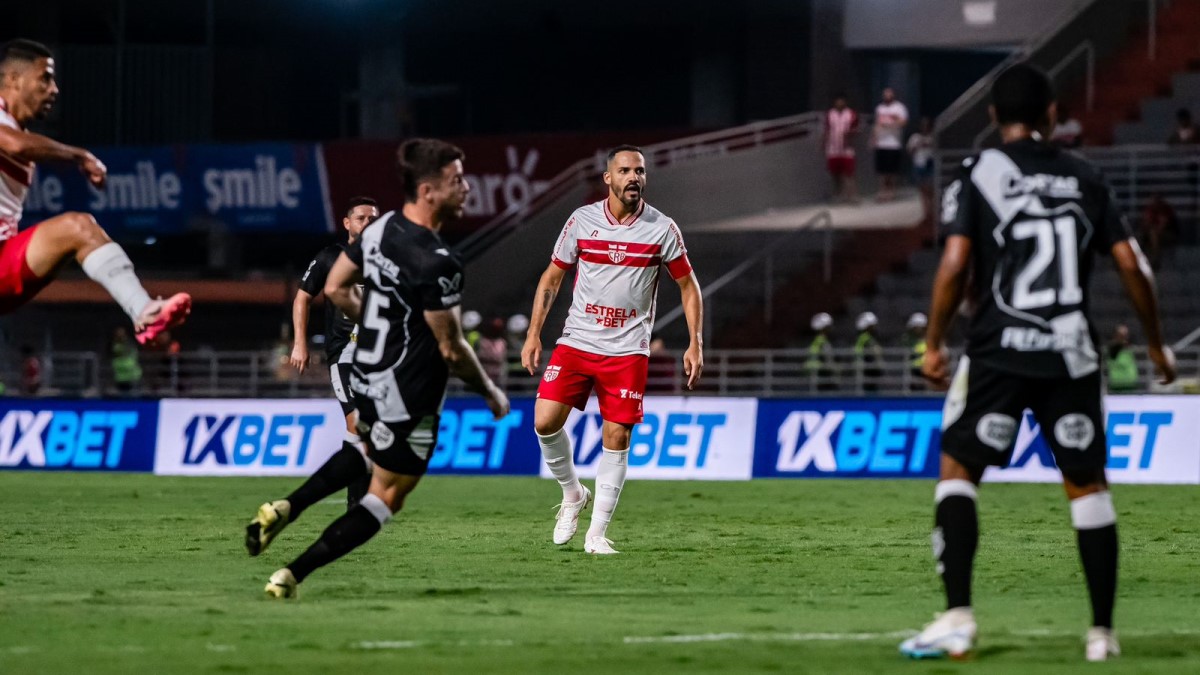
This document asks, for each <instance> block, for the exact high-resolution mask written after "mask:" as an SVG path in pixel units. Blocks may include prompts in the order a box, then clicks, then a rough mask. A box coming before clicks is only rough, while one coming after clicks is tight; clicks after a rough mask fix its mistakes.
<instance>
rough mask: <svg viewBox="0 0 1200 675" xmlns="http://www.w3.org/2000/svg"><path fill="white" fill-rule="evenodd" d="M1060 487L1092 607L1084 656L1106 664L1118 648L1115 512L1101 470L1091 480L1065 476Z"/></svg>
mask: <svg viewBox="0 0 1200 675" xmlns="http://www.w3.org/2000/svg"><path fill="white" fill-rule="evenodd" d="M1068 473H1069V472H1066V471H1064V475H1063V483H1064V487H1066V490H1067V496H1068V497H1069V498H1070V499H1071V524H1072V525H1074V527H1075V533H1076V540H1077V542H1078V543H1079V557H1080V559H1081V560H1082V562H1083V574H1084V577H1085V578H1086V579H1087V587H1088V596H1089V597H1090V599H1091V603H1092V627H1091V628H1090V629H1089V630H1088V632H1087V646H1086V648H1085V652H1084V656H1085V657H1086V658H1087V660H1088V661H1107V660H1108V659H1110V658H1112V657H1115V656H1119V655H1120V654H1121V647H1120V645H1119V644H1117V637H1116V634H1115V633H1113V605H1114V604H1115V601H1116V595H1117V558H1118V555H1119V546H1118V542H1117V511H1116V509H1115V508H1114V507H1113V502H1112V493H1111V492H1109V491H1108V487H1107V482H1106V481H1105V479H1104V476H1103V473H1102V470H1101V472H1099V473H1098V474H1097V475H1096V476H1094V477H1089V476H1073V475H1070V476H1069V475H1067V474H1068Z"/></svg>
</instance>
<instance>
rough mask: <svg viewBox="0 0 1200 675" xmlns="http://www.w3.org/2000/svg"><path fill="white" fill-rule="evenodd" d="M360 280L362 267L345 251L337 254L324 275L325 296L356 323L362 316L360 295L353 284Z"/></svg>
mask: <svg viewBox="0 0 1200 675" xmlns="http://www.w3.org/2000/svg"><path fill="white" fill-rule="evenodd" d="M361 281H362V269H361V268H360V267H359V266H358V265H357V264H355V262H354V261H353V260H351V259H350V257H349V256H347V255H346V254H345V253H342V254H341V255H339V256H338V258H337V260H336V261H335V262H334V263H333V267H332V268H330V270H329V276H327V277H325V297H327V298H329V301H330V302H332V303H333V304H334V305H336V306H337V308H338V309H340V310H342V311H343V312H345V314H346V316H348V317H350V320H352V321H354V322H355V323H358V322H359V321H360V320H361V318H362V296H361V295H359V294H358V293H355V292H354V285H355V284H357V283H360V282H361Z"/></svg>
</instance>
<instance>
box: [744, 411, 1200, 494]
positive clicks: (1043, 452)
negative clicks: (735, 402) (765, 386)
mask: <svg viewBox="0 0 1200 675" xmlns="http://www.w3.org/2000/svg"><path fill="white" fill-rule="evenodd" d="M1105 407H1106V410H1107V417H1106V423H1105V432H1106V435H1107V440H1108V466H1107V469H1108V475H1109V479H1110V480H1111V481H1113V482H1116V483H1192V484H1195V483H1200V443H1198V442H1197V441H1196V439H1197V438H1200V398H1197V397H1185V396H1109V397H1107V399H1106V401H1105ZM940 451H941V401H940V400H939V399H846V400H827V401H820V400H817V401H813V400H807V401H805V400H801V401H771V400H766V401H761V402H760V403H759V408H758V428H757V433H756V442H755V459H754V475H755V476H756V477H797V478H800V477H813V478H816V477H825V478H901V477H908V478H934V477H936V476H937V474H938V461H939V456H940ZM1054 467H1055V465H1054V459H1053V456H1052V455H1051V454H1050V451H1049V448H1048V446H1047V445H1046V442H1045V439H1043V438H1042V436H1041V430H1040V428H1039V427H1038V425H1037V423H1036V422H1035V421H1034V420H1033V418H1032V416H1031V415H1029V414H1028V413H1026V415H1025V416H1024V419H1023V420H1022V423H1021V429H1020V433H1019V434H1018V436H1017V441H1016V448H1015V450H1014V453H1013V461H1012V464H1011V466H1009V467H1007V468H1004V469H990V470H989V471H988V473H987V474H986V476H985V478H986V480H990V481H1014V482H1040V481H1058V480H1060V478H1059V474H1058V471H1057V469H1056V468H1054Z"/></svg>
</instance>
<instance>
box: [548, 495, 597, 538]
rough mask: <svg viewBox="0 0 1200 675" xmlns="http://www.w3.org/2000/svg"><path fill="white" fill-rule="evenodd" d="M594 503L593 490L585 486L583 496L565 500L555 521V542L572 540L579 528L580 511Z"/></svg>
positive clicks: (560, 505) (559, 507)
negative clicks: (578, 498) (573, 499)
mask: <svg viewBox="0 0 1200 675" xmlns="http://www.w3.org/2000/svg"><path fill="white" fill-rule="evenodd" d="M591 503H592V491H591V490H589V489H587V488H586V487H585V488H583V498H582V499H580V500H579V501H577V502H569V501H567V500H565V499H564V500H563V502H562V504H559V505H558V516H557V521H556V522H555V523H554V543H555V544H559V545H562V544H565V543H567V542H568V541H571V537H574V536H575V531H576V530H578V529H579V512H580V511H583V510H584V509H586V508H587V507H588V504H591Z"/></svg>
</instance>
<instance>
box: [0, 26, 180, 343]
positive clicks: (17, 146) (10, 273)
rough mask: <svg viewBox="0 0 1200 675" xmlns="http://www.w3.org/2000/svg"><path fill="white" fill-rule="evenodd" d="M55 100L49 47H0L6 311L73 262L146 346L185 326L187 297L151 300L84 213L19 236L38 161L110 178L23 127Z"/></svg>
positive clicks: (1, 297) (1, 283) (98, 179)
mask: <svg viewBox="0 0 1200 675" xmlns="http://www.w3.org/2000/svg"><path fill="white" fill-rule="evenodd" d="M57 97H58V85H57V84H56V83H55V81H54V57H53V55H52V54H51V53H50V50H49V49H47V48H46V47H45V45H42V44H40V43H37V42H34V41H32V40H11V41H9V42H6V43H4V44H3V45H0V314H7V313H9V312H12V311H13V310H15V309H17V308H18V307H20V306H21V305H23V304H25V303H26V302H27V301H28V300H29V299H30V298H32V297H33V296H35V295H37V293H38V292H39V291H41V290H42V289H43V288H45V287H46V285H47V284H49V283H50V282H51V281H53V280H54V274H55V272H56V271H57V270H58V268H59V266H60V265H61V264H62V263H63V262H65V261H66V260H67V259H70V258H73V259H75V260H76V261H78V262H79V264H80V266H81V267H83V271H84V272H85V273H86V274H87V275H88V276H89V277H91V278H92V279H93V280H95V281H96V282H97V283H99V284H100V285H101V286H103V287H104V289H105V290H106V291H108V293H109V295H111V296H112V297H113V299H114V300H116V301H117V304H119V305H120V306H121V309H123V310H125V313H126V314H127V315H129V318H130V319H131V320H132V321H133V323H134V328H135V330H136V335H137V339H138V342H140V343H142V344H145V343H146V342H149V341H150V340H152V339H154V338H155V337H157V336H158V335H159V334H160V333H162V332H163V331H165V330H167V329H168V328H171V327H173V326H177V325H179V324H180V323H182V322H183V320H184V319H185V318H186V317H187V315H188V313H189V312H190V311H191V306H192V299H191V297H190V296H189V295H188V294H187V293H177V294H175V295H173V296H171V297H170V298H167V299H166V300H162V299H161V298H160V299H157V300H152V299H151V298H150V294H149V293H147V292H146V289H145V288H143V287H142V282H141V281H139V280H138V278H137V275H135V274H134V272H133V263H132V262H130V261H129V256H127V255H126V254H125V251H124V250H123V249H122V248H121V247H120V245H118V244H117V243H115V242H114V241H112V240H111V239H109V237H108V235H107V234H105V232H104V230H102V229H100V226H99V225H98V224H97V223H96V220H95V219H94V218H92V216H90V215H88V214H86V213H64V214H61V215H58V216H55V217H53V218H50V219H48V220H45V221H42V222H41V223H38V224H37V225H35V226H33V227H30V228H26V229H25V230H22V231H20V232H18V231H17V225H18V223H20V221H21V213H22V211H23V205H24V202H25V195H26V194H27V193H28V192H29V188H30V186H31V185H32V184H33V168H34V162H45V161H49V162H71V163H74V164H76V165H78V166H79V170H80V171H82V172H83V174H84V176H86V177H87V180H88V182H89V183H91V184H92V185H93V186H95V187H96V188H97V189H101V188H103V187H104V181H105V178H106V176H107V174H108V170H107V169H106V168H105V166H104V163H103V162H101V161H100V160H99V159H96V156H95V155H93V154H92V153H90V152H88V151H87V150H84V149H83V148H76V147H73V146H70V145H65V144H63V143H59V142H57V141H54V140H52V139H49V138H47V137H45V136H42V135H40V134H35V133H32V132H30V131H27V130H26V129H25V126H26V125H27V124H28V123H29V122H31V121H33V120H35V119H41V118H44V117H45V116H46V115H47V114H49V112H50V109H51V108H52V107H53V106H54V101H55V99H56V98H57Z"/></svg>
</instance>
